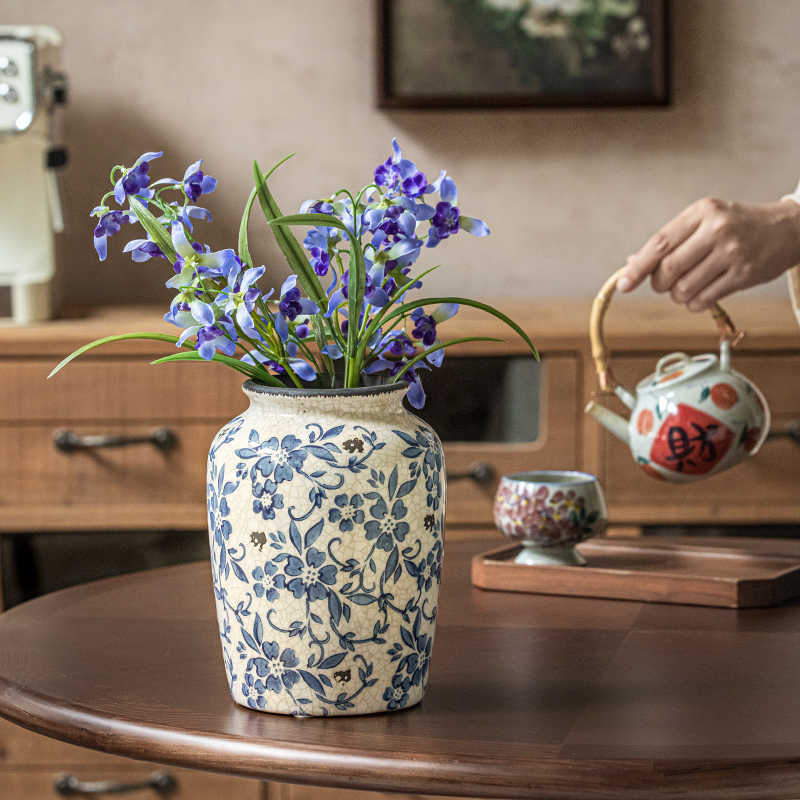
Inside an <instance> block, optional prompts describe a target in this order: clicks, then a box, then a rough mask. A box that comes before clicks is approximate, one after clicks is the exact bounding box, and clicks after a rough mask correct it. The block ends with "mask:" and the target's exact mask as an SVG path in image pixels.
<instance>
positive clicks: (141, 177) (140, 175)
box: [114, 152, 164, 205]
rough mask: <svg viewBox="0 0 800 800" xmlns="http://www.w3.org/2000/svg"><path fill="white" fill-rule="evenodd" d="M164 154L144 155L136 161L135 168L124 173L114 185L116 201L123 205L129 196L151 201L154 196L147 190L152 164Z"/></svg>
mask: <svg viewBox="0 0 800 800" xmlns="http://www.w3.org/2000/svg"><path fill="white" fill-rule="evenodd" d="M162 155H164V154H163V152H158V153H143V154H142V155H140V156H139V158H137V159H136V161H135V162H134V164H133V166H132V167H131V168H130V169H128V170H126V171H125V172H123V174H122V175H121V176H120V178H119V179H118V180H117V182H116V183H115V184H114V199H115V200H116V201H117V202H118V203H119V204H120V205H121V204H122V203H124V202H125V198H126V197H127V196H128V195H135V196H137V197H143V198H144V199H149V198H150V197H152V196H153V193H152V191H149V190H147V187H148V186H149V185H150V175H149V172H150V162H151V161H152V160H153V159H155V158H160V157H161V156H162Z"/></svg>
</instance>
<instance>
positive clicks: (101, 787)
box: [53, 772, 178, 797]
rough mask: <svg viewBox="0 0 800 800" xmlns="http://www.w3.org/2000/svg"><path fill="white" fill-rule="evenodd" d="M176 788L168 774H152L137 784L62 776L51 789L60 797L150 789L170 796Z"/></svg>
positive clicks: (176, 782)
mask: <svg viewBox="0 0 800 800" xmlns="http://www.w3.org/2000/svg"><path fill="white" fill-rule="evenodd" d="M177 788H178V781H177V780H175V778H173V777H172V775H170V774H169V772H154V773H153V774H152V775H151V776H150V777H149V778H147V780H144V781H139V782H137V783H121V782H119V781H81V780H79V779H78V778H76V777H75V776H74V775H62V776H61V777H60V778H56V781H55V783H54V784H53V789H54V790H55V792H56V794H57V795H60V796H61V797H74V796H75V795H92V794H127V793H128V792H140V791H142V790H144V789H152V790H153V791H154V792H157V793H158V794H161V795H164V796H165V797H166V796H167V795H170V794H172V793H173V792H175V791H176V790H177Z"/></svg>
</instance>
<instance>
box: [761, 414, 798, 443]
mask: <svg viewBox="0 0 800 800" xmlns="http://www.w3.org/2000/svg"><path fill="white" fill-rule="evenodd" d="M767 439H768V440H769V439H791V440H792V441H793V442H794V443H795V444H796V445H800V420H792V421H791V422H790V423H789V424H788V425H787V426H786V427H785V428H781V429H779V430H777V431H775V430H772V431H770V432H769V434H768V435H767Z"/></svg>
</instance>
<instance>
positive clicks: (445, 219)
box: [428, 200, 461, 247]
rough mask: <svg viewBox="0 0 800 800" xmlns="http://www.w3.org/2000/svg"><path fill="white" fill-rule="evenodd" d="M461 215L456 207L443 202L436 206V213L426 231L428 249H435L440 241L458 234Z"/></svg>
mask: <svg viewBox="0 0 800 800" xmlns="http://www.w3.org/2000/svg"><path fill="white" fill-rule="evenodd" d="M460 217H461V214H460V212H459V210H458V206H454V205H452V204H451V203H447V202H445V201H444V200H443V201H442V202H441V203H437V204H436V213H435V214H434V215H433V218H432V219H431V227H430V229H429V230H428V247H435V246H436V245H437V244H439V242H440V241H441V240H442V239H447V237H448V236H450V235H451V234H455V233H458V230H459V228H460V227H461V219H460Z"/></svg>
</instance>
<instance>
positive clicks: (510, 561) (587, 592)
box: [472, 537, 800, 608]
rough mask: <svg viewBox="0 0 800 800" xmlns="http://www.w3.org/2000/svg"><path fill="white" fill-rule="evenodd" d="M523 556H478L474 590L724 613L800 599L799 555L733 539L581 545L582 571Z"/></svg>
mask: <svg viewBox="0 0 800 800" xmlns="http://www.w3.org/2000/svg"><path fill="white" fill-rule="evenodd" d="M521 549H522V548H521V546H520V545H519V544H516V543H513V542H512V543H510V544H508V543H507V544H504V545H501V546H500V547H493V548H492V549H491V550H488V551H486V552H485V553H479V554H478V555H476V556H475V557H474V558H473V559H472V584H473V586H478V587H480V588H481V589H487V590H496V591H506V592H508V591H511V592H529V593H538V594H557V595H569V596H573V597H604V598H608V599H615V600H643V601H645V602H649V603H654V602H661V603H681V604H689V605H700V606H716V607H720V608H756V607H759V606H775V605H780V604H781V603H784V602H786V600H789V599H793V598H795V597H800V556H797V555H774V554H768V553H753V552H751V551H750V550H748V549H747V548H746V547H744V548H739V547H737V546H736V540H734V539H723V540H717V541H715V542H712V543H711V544H705V545H698V544H697V543H694V542H693V543H691V544H676V543H675V542H673V541H671V540H670V539H668V538H661V537H646V538H642V539H639V540H631V539H627V540H626V539H624V538H622V539H619V538H614V537H610V538H609V537H600V538H598V539H590V540H589V541H588V542H583V543H582V544H580V545H578V551H579V552H580V553H581V555H583V556H585V558H586V565H585V566H584V567H582V568H580V569H576V568H575V567H574V566H556V565H552V566H536V567H531V566H530V565H528V564H517V563H516V562H515V561H514V558H515V557H516V555H517V554H518V553H519V552H520V550H521Z"/></svg>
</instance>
